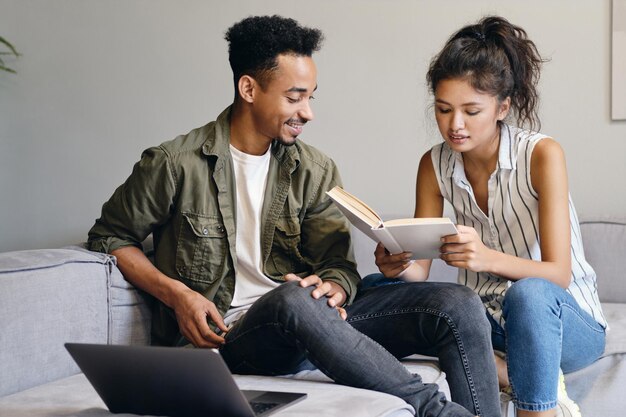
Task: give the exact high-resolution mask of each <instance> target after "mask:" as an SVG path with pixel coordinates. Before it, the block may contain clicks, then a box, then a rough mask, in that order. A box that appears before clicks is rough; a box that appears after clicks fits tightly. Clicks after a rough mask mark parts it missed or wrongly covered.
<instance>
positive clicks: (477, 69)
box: [426, 16, 544, 129]
mask: <svg viewBox="0 0 626 417" xmlns="http://www.w3.org/2000/svg"><path fill="white" fill-rule="evenodd" d="M543 62H544V59H543V58H541V56H540V55H539V52H538V50H537V47H536V46H535V44H534V43H533V42H532V41H531V40H529V39H528V37H527V35H526V31H525V30H524V29H522V28H521V27H519V26H515V25H514V24H512V23H510V22H509V21H508V20H506V19H504V18H502V17H498V16H487V17H484V18H482V19H481V20H480V21H479V22H478V23H477V24H475V25H469V26H466V27H464V28H462V29H461V30H459V31H458V32H456V33H455V34H454V35H452V37H450V39H448V42H446V45H445V46H444V47H443V49H442V50H441V52H440V53H439V54H438V55H437V56H435V58H433V60H432V61H431V63H430V67H429V69H428V74H427V76H426V79H427V81H428V84H429V87H430V90H431V92H432V93H433V94H434V93H435V91H436V89H437V85H438V84H439V82H440V81H442V80H448V79H454V78H463V79H466V80H467V81H468V82H469V83H470V85H471V86H472V87H473V88H475V89H476V90H478V91H481V92H483V93H487V94H491V95H493V96H495V97H497V99H498V101H499V102H502V100H504V99H506V98H507V97H511V109H512V111H513V112H514V114H515V115H516V119H517V123H518V124H519V126H521V127H524V126H525V125H527V127H528V128H530V129H539V128H540V126H541V123H540V121H539V116H538V114H537V106H538V101H539V95H538V93H537V83H538V81H539V72H540V69H541V64H542V63H543Z"/></svg>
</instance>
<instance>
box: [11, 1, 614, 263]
mask: <svg viewBox="0 0 626 417" xmlns="http://www.w3.org/2000/svg"><path fill="white" fill-rule="evenodd" d="M445 3H446V4H445V6H442V2H432V1H427V0H388V1H383V0H377V1H375V0H344V1H333V0H318V1H301V0H297V1H296V0H292V1H279V0H265V1H262V2H261V1H256V0H249V1H229V2H225V1H222V0H220V1H218V0H215V1H202V0H183V1H180V0H179V1H173V0H172V1H164V0H108V1H104V0H101V1H96V0H0V36H4V37H6V38H7V39H9V40H10V41H11V42H13V43H14V45H15V46H16V47H17V48H18V49H19V50H20V52H22V54H23V56H22V57H21V58H20V59H19V60H17V61H12V62H11V65H13V67H14V68H15V69H17V70H18V74H17V75H10V74H4V73H3V74H0V251H8V250H18V249H28V248H40V247H53V246H59V245H64V244H70V243H74V242H78V241H82V240H85V239H86V233H87V231H88V229H89V228H90V227H91V225H92V224H93V221H94V219H95V218H97V217H98V216H99V213H100V207H101V205H102V203H103V202H104V201H105V200H106V199H107V198H108V197H109V196H110V194H111V193H112V192H113V190H114V189H115V187H117V185H119V184H120V183H121V182H122V181H123V180H124V179H125V178H126V176H127V175H128V174H129V173H130V170H131V167H132V164H133V163H134V162H135V161H136V160H137V159H138V158H139V156H140V153H141V151H142V150H143V149H144V148H146V147H148V146H151V145H155V144H158V143H161V142H163V141H165V140H169V139H171V138H173V137H174V136H176V135H177V134H180V133H184V132H187V131H189V130H190V129H192V128H194V127H197V126H199V125H202V124H204V123H205V122H207V121H209V120H213V119H214V117H215V116H216V115H217V114H218V113H219V112H220V111H221V110H222V108H223V107H225V106H226V105H227V104H228V103H229V102H230V101H231V100H232V87H231V74H230V69H229V67H228V61H227V46H226V42H225V41H224V40H223V34H224V31H225V30H226V29H227V28H228V27H229V26H230V25H231V24H232V23H234V22H236V21H238V20H240V19H241V18H243V17H246V16H249V15H253V14H274V13H277V14H282V15H285V16H291V17H294V18H296V19H297V20H299V21H300V22H302V23H304V24H307V25H310V26H315V27H319V28H320V29H322V30H323V31H324V32H325V35H326V42H325V44H324V47H323V49H322V51H321V52H320V53H318V54H317V55H316V61H317V64H318V69H319V78H318V82H319V90H318V92H317V93H316V98H317V100H316V102H315V108H314V110H315V111H316V120H315V121H314V122H313V123H311V124H310V125H308V126H307V127H306V129H305V130H306V131H305V133H304V134H303V135H302V137H303V138H304V139H305V140H307V141H308V142H309V143H312V144H315V145H317V146H318V147H319V148H321V149H323V150H324V151H326V152H327V153H328V154H330V155H331V156H332V157H333V158H334V159H335V160H336V161H337V163H338V164H339V166H340V168H341V170H342V175H343V179H344V182H345V185H346V188H347V189H348V190H350V191H352V192H354V193H355V194H357V195H358V196H360V197H362V198H363V199H364V200H365V201H367V202H369V203H371V204H372V206H374V208H376V209H378V210H379V211H380V212H387V213H399V214H405V215H407V216H409V215H411V213H412V210H413V199H414V195H413V194H414V191H413V188H414V182H415V172H416V167H417V162H418V160H419V157H420V156H421V154H422V153H423V152H424V151H426V150H427V149H428V148H429V147H430V146H432V145H433V144H434V143H436V142H438V141H439V138H438V137H437V131H436V126H435V124H434V122H433V121H432V113H431V112H430V111H429V102H430V98H429V96H428V93H427V91H426V86H425V81H424V75H425V72H426V67H427V65H428V62H429V60H430V58H431V57H432V55H433V54H434V53H435V52H436V51H438V50H439V48H441V46H442V45H443V43H444V42H445V40H446V39H447V37H448V36H449V35H450V34H451V33H452V32H453V31H454V30H456V29H458V28H459V27H460V26H462V25H464V24H466V23H470V22H473V21H475V20H477V19H478V18H479V17H480V16H482V15H483V14H485V13H498V14H501V15H503V16H505V17H507V18H509V19H510V20H511V21H513V22H514V23H517V24H519V25H521V26H523V27H524V28H526V30H527V31H528V33H529V35H530V36H531V38H532V39H534V40H535V41H536V43H537V44H538V46H539V48H540V51H541V52H542V53H544V54H545V55H546V56H547V57H549V58H551V62H549V63H548V64H546V65H545V69H544V72H543V78H542V83H541V92H542V111H541V116H542V122H543V131H544V132H545V133H549V134H551V135H553V136H554V137H555V138H557V140H559V141H560V142H561V144H562V145H563V147H564V148H565V151H566V153H567V158H568V165H569V170H570V183H571V192H572V195H573V197H574V199H575V201H576V204H577V208H578V211H579V214H581V216H583V217H590V216H593V217H607V216H621V217H622V218H623V217H625V216H626V192H625V191H626V187H625V186H624V182H623V181H624V178H626V164H625V163H624V161H625V157H626V123H625V122H611V121H610V81H609V80H610V53H609V51H610V33H611V28H610V11H611V2H610V0H601V1H600V0H579V1H571V0H558V1H557V0H555V1H551V2H545V1H541V0H531V1H525V2H514V1H502V0H493V1H487V0H481V1H472V2H466V1H462V0H458V1H451V0H448V1H446V2H445Z"/></svg>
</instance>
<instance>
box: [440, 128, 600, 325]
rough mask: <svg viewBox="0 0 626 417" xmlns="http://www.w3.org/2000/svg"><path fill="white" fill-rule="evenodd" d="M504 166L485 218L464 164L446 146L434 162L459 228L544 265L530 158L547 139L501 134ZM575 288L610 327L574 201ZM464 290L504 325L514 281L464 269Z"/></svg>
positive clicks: (491, 185) (518, 132)
mask: <svg viewBox="0 0 626 417" xmlns="http://www.w3.org/2000/svg"><path fill="white" fill-rule="evenodd" d="M500 132H501V133H500V149H499V156H498V165H497V167H496V170H495V172H494V173H493V174H492V175H491V177H490V179H489V182H488V190H489V197H488V199H489V201H488V207H489V213H483V211H482V210H481V209H480V208H479V207H478V204H477V203H476V200H475V198H474V193H473V191H472V187H471V185H470V183H469V181H468V180H467V177H466V176H465V169H464V166H463V158H462V156H461V154H460V153H459V152H454V151H452V150H451V149H450V147H449V146H448V145H447V144H446V143H445V142H443V143H440V144H438V145H436V146H434V147H433V148H432V150H431V157H432V161H433V166H434V168H435V173H436V175H437V180H438V182H439V189H440V190H441V194H442V195H443V197H444V198H445V199H446V200H447V201H448V202H449V203H450V204H451V205H452V207H453V208H454V212H455V214H456V221H457V223H459V224H463V225H466V226H471V227H473V228H474V229H476V231H477V232H478V234H479V235H480V236H481V238H482V241H483V243H484V244H485V245H486V246H487V247H489V248H491V249H494V250H497V251H500V252H504V253H507V254H509V255H513V256H516V257H519V258H526V259H532V260H535V261H540V260H541V250H540V247H539V221H538V219H539V210H538V197H539V196H538V194H537V193H536V192H535V190H534V189H533V187H532V185H531V180H530V158H531V154H532V151H533V149H534V147H535V145H536V144H537V142H539V141H540V140H541V139H543V138H545V137H547V136H545V135H542V134H539V133H534V132H529V131H527V130H522V129H519V128H516V127H513V126H509V125H506V124H503V125H502V129H500ZM569 215H570V224H571V255H572V282H571V284H570V286H569V288H568V289H567V291H568V292H569V293H570V294H571V295H572V296H573V297H574V298H575V299H576V301H577V302H578V304H579V305H580V307H581V308H583V309H584V310H585V311H586V312H588V313H589V314H590V315H591V316H592V317H593V318H594V319H595V320H596V321H597V322H598V323H599V324H600V325H602V326H603V327H606V326H607V323H606V319H605V317H604V314H603V313H602V308H601V306H600V300H599V299H598V291H597V285H596V274H595V272H594V270H593V268H592V267H591V266H590V265H589V264H588V263H587V261H586V260H585V254H584V251H583V243H582V238H581V234H580V226H579V223H578V217H577V215H576V210H575V209H574V205H573V204H572V199H571V196H570V198H569ZM458 280H459V283H460V284H463V285H466V286H468V287H470V288H472V289H473V290H474V291H475V292H476V293H477V294H478V295H479V296H480V298H481V299H482V300H483V303H484V304H485V307H486V308H487V311H488V312H489V313H490V314H491V315H492V317H493V318H494V319H495V320H496V321H497V322H499V323H500V325H503V324H504V320H503V318H502V301H503V299H504V293H505V292H506V290H507V289H508V288H509V286H511V284H512V281H509V280H506V279H503V278H500V277H498V276H496V275H493V274H490V273H486V272H480V273H477V272H472V271H468V270H465V269H459V276H458Z"/></svg>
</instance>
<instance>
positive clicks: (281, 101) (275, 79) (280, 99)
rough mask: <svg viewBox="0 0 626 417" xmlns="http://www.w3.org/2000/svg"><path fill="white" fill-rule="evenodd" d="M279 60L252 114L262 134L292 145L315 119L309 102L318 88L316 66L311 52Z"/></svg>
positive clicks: (280, 56)
mask: <svg viewBox="0 0 626 417" xmlns="http://www.w3.org/2000/svg"><path fill="white" fill-rule="evenodd" d="M277 62H278V68H277V69H276V70H275V71H273V73H272V74H271V77H270V79H269V80H268V81H267V82H266V83H265V86H264V87H263V88H261V89H260V91H259V92H258V95H257V96H256V97H255V100H254V104H253V118H254V124H255V127H256V129H257V132H258V133H259V134H260V135H262V136H265V137H267V138H269V139H271V140H277V141H278V142H280V143H282V144H283V145H287V146H289V145H293V144H294V143H295V142H296V138H297V137H298V135H300V133H302V129H303V127H304V125H305V124H306V123H307V122H309V121H311V120H313V111H312V109H311V103H310V102H311V100H312V99H313V91H315V89H316V88H317V69H316V67H315V63H314V62H313V59H312V58H311V57H308V56H298V55H290V54H283V55H279V56H278V59H277Z"/></svg>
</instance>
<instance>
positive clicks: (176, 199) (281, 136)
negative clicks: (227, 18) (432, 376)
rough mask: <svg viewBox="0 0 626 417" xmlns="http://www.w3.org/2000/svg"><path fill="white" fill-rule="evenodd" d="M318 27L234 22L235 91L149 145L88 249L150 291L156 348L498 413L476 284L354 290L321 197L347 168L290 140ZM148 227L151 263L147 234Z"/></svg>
mask: <svg viewBox="0 0 626 417" xmlns="http://www.w3.org/2000/svg"><path fill="white" fill-rule="evenodd" d="M321 38H322V35H321V32H320V31H319V30H316V29H309V28H304V27H301V26H299V25H298V23H297V22H295V21H294V20H291V19H285V18H282V17H279V16H272V17H267V16H265V17H250V18H247V19H244V20H243V21H241V22H239V23H237V24H235V25H234V26H232V27H231V28H230V29H229V30H228V32H227V34H226V39H227V40H228V42H229V59H230V63H231V67H232V69H233V75H234V83H235V99H234V103H233V104H232V105H231V106H230V107H228V108H227V109H226V110H224V112H222V114H220V115H219V116H218V118H217V120H216V121H214V122H211V123H209V124H207V125H206V126H203V127H201V128H198V129H195V130H193V131H191V132H190V133H188V134H187V135H184V136H180V137H178V138H176V139H174V140H173V141H170V142H166V143H164V144H162V145H160V146H158V147H154V148H150V149H148V150H146V151H145V152H144V154H143V156H142V158H141V160H140V161H139V162H138V163H137V164H136V165H135V168H134V170H133V172H132V174H131V175H130V177H129V178H128V179H127V181H126V182H125V183H124V184H123V185H122V186H120V187H119V188H118V189H117V190H116V191H115V193H114V194H113V196H112V197H111V199H110V200H109V201H108V202H107V203H105V204H104V206H103V209H102V216H101V217H100V219H98V220H97V221H96V224H95V225H94V226H93V228H92V229H91V231H90V232H89V243H90V248H91V249H92V250H97V251H103V252H109V253H112V254H113V255H115V256H116V257H117V258H118V265H119V267H120V269H121V271H122V272H123V273H124V276H125V277H126V278H127V279H128V280H129V281H130V282H131V283H133V284H134V285H135V286H137V287H139V288H142V289H144V290H145V291H147V292H148V293H150V294H152V295H153V296H154V297H156V299H157V300H158V302H157V303H156V304H155V310H154V314H153V329H152V337H153V343H155V344H160V345H183V344H187V343H189V342H190V343H192V344H193V345H195V346H197V347H207V348H219V350H220V352H221V354H222V356H223V357H224V360H225V361H226V363H227V364H228V366H229V367H230V368H231V370H232V371H233V372H234V373H240V374H260V375H278V374H287V373H293V372H296V371H298V370H299V369H303V367H305V366H306V365H307V364H310V363H313V364H314V365H315V366H317V367H318V368H319V369H320V370H322V371H323V372H324V373H325V374H326V375H328V376H329V377H331V378H332V379H334V380H335V381H336V382H338V383H341V384H346V385H351V386H355V387H362V388H368V389H373V390H378V391H383V392H387V393H390V394H393V395H396V396H399V397H401V398H403V399H404V400H406V401H407V402H408V403H410V404H411V405H412V406H413V407H414V408H415V410H416V413H417V415H420V416H425V415H437V416H466V415H467V416H470V415H475V414H479V413H480V414H481V415H485V416H496V415H497V414H498V413H499V407H498V398H497V380H496V376H495V368H494V364H493V357H492V353H491V352H492V350H491V344H490V339H489V335H490V328H489V324H488V323H487V320H486V317H485V315H484V313H483V311H482V304H481V303H480V300H479V299H478V297H477V296H475V295H474V294H473V292H472V291H470V290H467V289H465V288H464V287H461V286H456V285H451V284H450V285H447V284H424V283H416V284H407V285H403V286H395V285H390V286H386V287H384V288H377V289H372V290H367V291H364V292H363V293H362V294H361V295H359V297H357V298H356V299H355V295H356V287H357V284H358V282H359V275H358V273H357V271H356V268H355V263H354V259H353V255H352V253H351V250H350V234H349V225H348V223H347V221H346V220H345V218H344V217H343V216H342V215H341V213H340V212H339V210H338V209H336V208H335V207H334V206H333V204H331V201H330V200H329V199H328V198H327V197H326V194H325V192H326V191H327V190H329V189H331V188H332V187H333V186H335V185H340V178H339V173H338V171H337V168H336V166H335V164H334V163H333V161H332V160H331V159H329V158H328V157H327V156H325V155H324V154H323V153H321V152H319V151H318V150H316V149H315V148H313V147H311V146H309V145H307V144H305V143H303V142H302V141H300V140H297V137H298V136H299V135H300V133H301V132H302V130H303V127H304V125H305V124H306V123H307V122H309V121H311V120H313V112H312V110H311V100H312V99H313V93H314V91H315V90H316V88H317V74H316V67H315V64H314V62H313V59H312V58H311V55H312V53H313V52H314V51H316V50H318V49H319V46H320V42H321ZM150 233H152V234H153V236H154V243H155V262H154V265H153V264H152V263H151V262H150V261H149V260H148V259H147V258H146V257H145V256H144V254H143V252H142V250H141V243H140V242H142V241H143V240H144V239H145V238H146V236H148V235H149V234H150ZM344 306H346V307H345V308H346V309H345V310H344ZM346 319H347V321H346ZM366 335H367V336H366ZM381 345H382V346H381ZM412 353H427V354H435V355H438V356H439V358H440V360H441V365H442V368H443V369H444V371H445V372H446V373H447V375H448V380H449V381H450V385H451V391H452V394H453V399H454V400H455V401H457V402H459V403H460V404H462V405H463V406H465V407H467V408H468V409H469V410H471V411H472V412H471V413H470V412H469V411H467V410H466V409H464V408H463V407H461V406H459V405H457V404H455V403H452V402H449V401H446V400H445V398H444V397H443V395H442V394H441V393H439V392H438V390H437V386H436V385H433V384H423V383H422V381H421V378H420V377H419V376H418V375H412V374H410V373H409V372H408V371H407V370H406V369H405V368H404V366H403V365H402V364H401V363H400V362H398V360H397V359H396V357H403V356H406V355H409V354H412ZM309 361H310V363H309ZM479 374H480V378H478V375H479Z"/></svg>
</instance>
